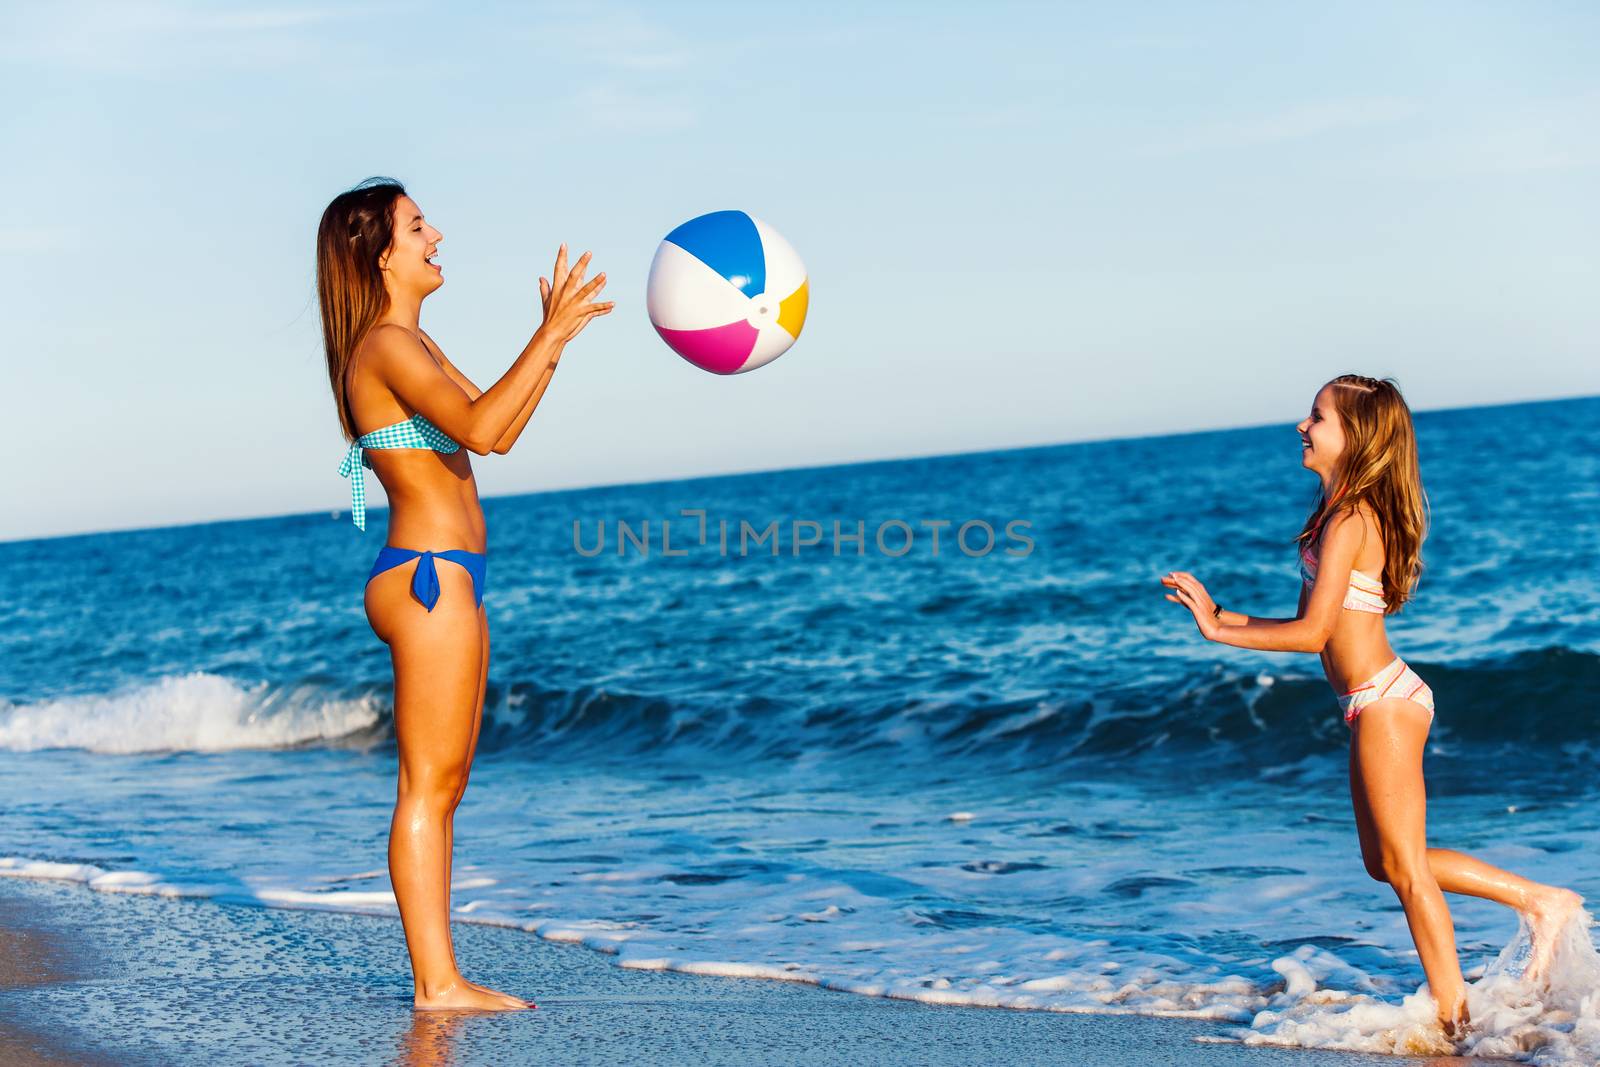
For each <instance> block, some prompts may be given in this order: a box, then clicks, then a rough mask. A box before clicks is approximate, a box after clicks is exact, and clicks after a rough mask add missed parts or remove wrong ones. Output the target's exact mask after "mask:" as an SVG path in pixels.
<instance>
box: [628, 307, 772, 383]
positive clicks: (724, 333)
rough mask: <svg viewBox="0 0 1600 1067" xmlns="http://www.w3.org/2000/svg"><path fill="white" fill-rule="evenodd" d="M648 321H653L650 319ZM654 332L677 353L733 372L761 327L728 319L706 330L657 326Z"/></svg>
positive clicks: (714, 368) (710, 367) (719, 370)
mask: <svg viewBox="0 0 1600 1067" xmlns="http://www.w3.org/2000/svg"><path fill="white" fill-rule="evenodd" d="M651 325H654V323H652V324H651ZM656 333H659V334H660V335H661V339H662V340H663V341H665V342H667V347H669V348H671V349H672V350H673V351H674V352H676V353H678V355H680V356H682V357H683V358H684V359H686V360H688V361H689V362H690V363H693V364H694V365H695V366H696V367H699V368H701V369H702V370H708V371H710V372H711V373H713V374H734V373H736V372H737V371H738V370H739V368H740V367H742V366H744V361H745V360H747V359H749V358H750V350H751V349H753V348H755V346H756V338H757V337H759V336H760V335H761V331H760V330H758V329H756V328H755V327H754V326H752V325H750V324H749V323H748V322H745V321H743V320H740V321H739V322H730V323H728V325H726V326H713V327H712V328H711V329H709V330H669V329H667V328H666V327H664V326H656Z"/></svg>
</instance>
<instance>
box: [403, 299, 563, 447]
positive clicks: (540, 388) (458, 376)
mask: <svg viewBox="0 0 1600 1067" xmlns="http://www.w3.org/2000/svg"><path fill="white" fill-rule="evenodd" d="M417 332H419V333H420V334H422V337H423V339H424V340H425V341H427V342H428V346H429V347H430V348H432V349H433V351H434V352H435V353H436V354H437V355H438V357H439V362H440V364H441V365H442V366H443V367H444V372H445V374H446V375H448V376H449V378H450V380H451V381H453V382H455V383H456V384H457V385H459V386H460V387H461V391H462V392H464V393H466V394H467V396H468V398H469V399H472V400H476V399H478V397H480V396H482V395H483V390H482V389H479V388H478V387H477V385H475V384H473V381H472V379H471V378H468V377H467V376H466V375H465V374H463V373H461V371H459V370H457V369H456V365H455V364H454V363H451V362H450V360H449V358H448V357H446V356H445V354H444V349H442V348H440V347H439V342H437V341H435V340H434V339H433V338H432V337H429V336H428V331H427V330H419V331H417ZM566 347H567V345H566V342H565V341H563V342H561V344H560V345H558V346H557V347H556V350H555V355H554V357H553V358H552V359H551V361H550V366H548V367H546V368H545V371H544V376H543V377H542V378H540V379H539V384H538V385H536V386H534V387H533V394H532V395H531V396H529V397H528V402H527V403H525V404H523V405H522V410H521V411H519V412H518V413H517V417H516V419H515V420H513V421H512V423H511V426H510V428H509V429H507V430H506V432H505V433H503V434H501V435H500V440H498V441H496V442H495V443H494V447H493V448H492V449H490V451H492V452H496V453H498V454H500V455H502V456H503V455H505V454H506V453H507V452H510V451H511V446H512V445H514V444H516V443H517V438H518V437H521V436H522V430H523V427H525V426H527V425H528V419H529V418H531V417H532V415H533V409H534V408H536V407H538V406H539V401H540V399H541V398H543V396H544V391H545V390H546V389H547V388H549V386H550V378H551V377H552V376H553V375H554V374H555V372H556V366H557V364H558V363H560V361H561V352H562V350H563V349H565V348H566Z"/></svg>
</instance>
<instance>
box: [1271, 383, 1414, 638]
mask: <svg viewBox="0 0 1600 1067" xmlns="http://www.w3.org/2000/svg"><path fill="white" fill-rule="evenodd" d="M1328 384H1329V385H1331V386H1333V387H1334V389H1333V397H1334V406H1335V408H1336V409H1337V412H1338V417H1339V422H1340V425H1341V426H1343V427H1344V454H1343V455H1342V456H1340V457H1339V467H1338V470H1337V471H1336V472H1335V474H1334V479H1333V495H1332V497H1327V496H1323V495H1321V494H1319V496H1318V500H1317V506H1316V508H1315V509H1314V510H1313V511H1312V512H1311V515H1310V516H1309V517H1308V518H1307V519H1306V524H1305V526H1304V527H1303V528H1302V529H1301V531H1300V535H1299V536H1298V537H1296V538H1295V543H1296V544H1298V545H1300V546H1302V547H1303V548H1304V547H1308V546H1310V545H1311V544H1312V543H1314V542H1315V541H1316V540H1317V538H1318V537H1319V536H1321V533H1322V527H1323V525H1324V524H1325V523H1326V522H1327V521H1328V520H1329V519H1330V518H1332V517H1333V516H1334V515H1335V514H1337V513H1339V512H1341V511H1353V510H1355V509H1356V508H1357V507H1359V506H1361V505H1362V504H1365V505H1367V507H1369V508H1371V509H1372V511H1373V512H1374V513H1375V514H1376V515H1377V519H1378V526H1379V529H1380V530H1381V531H1382V533H1383V596H1384V600H1385V601H1386V602H1387V603H1388V608H1387V610H1386V611H1385V614H1386V615H1393V614H1394V613H1395V612H1397V611H1399V610H1400V608H1401V607H1402V606H1403V605H1404V604H1405V602H1406V601H1407V600H1409V599H1411V593H1412V590H1413V589H1415V588H1416V585H1417V581H1418V579H1419V578H1420V577H1421V576H1422V542H1423V540H1424V539H1425V538H1426V537H1427V536H1428V496H1427V494H1426V493H1424V492H1423V491H1422V474H1421V472H1420V470H1419V469H1418V467H1417V435H1416V431H1415V430H1414V429H1413V428H1412V425H1411V409H1410V408H1408V407H1406V402H1405V398H1403V397H1402V396H1401V395H1400V385H1399V383H1398V382H1396V381H1395V380H1394V379H1393V378H1368V377H1365V376H1364V375H1360V374H1341V375H1340V376H1339V377H1337V378H1335V379H1333V381H1331V382H1329V383H1328Z"/></svg>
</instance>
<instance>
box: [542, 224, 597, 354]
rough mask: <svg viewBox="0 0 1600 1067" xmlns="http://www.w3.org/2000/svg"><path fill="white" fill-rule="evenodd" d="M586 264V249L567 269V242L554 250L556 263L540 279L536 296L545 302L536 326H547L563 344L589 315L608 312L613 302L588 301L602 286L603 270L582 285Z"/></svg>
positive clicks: (587, 321) (590, 317)
mask: <svg viewBox="0 0 1600 1067" xmlns="http://www.w3.org/2000/svg"><path fill="white" fill-rule="evenodd" d="M588 265H589V253H587V252H585V253H584V254H583V255H582V256H581V257H579V259H578V262H576V263H574V264H573V265H572V269H571V270H570V271H569V270H568V269H567V246H566V245H565V244H563V245H562V246H561V250H560V251H559V252H557V253H556V266H555V270H554V271H552V272H551V275H550V281H548V282H547V281H545V280H544V279H543V278H540V279H539V300H540V302H541V303H542V304H543V305H544V322H543V323H541V324H540V325H539V329H541V330H546V329H548V330H549V331H550V335H551V336H552V337H554V338H555V339H556V340H557V341H559V342H561V343H562V344H565V343H566V342H568V341H570V340H572V339H573V338H574V337H576V336H578V333H579V331H581V330H582V329H583V328H584V327H585V326H587V325H589V320H590V319H592V318H594V317H595V316H596V315H604V314H607V313H608V312H609V311H610V310H611V308H612V306H613V305H612V302H611V301H607V302H605V303H604V304H592V303H590V302H589V298H590V297H592V296H594V295H595V294H596V293H598V292H599V291H600V290H601V289H603V288H604V287H605V284H606V276H605V272H603V271H602V272H601V273H599V274H596V275H595V276H594V280H593V281H591V282H590V283H589V284H588V285H583V284H582V283H583V272H584V269H585V268H586V267H587V266H588ZM580 286H581V287H580Z"/></svg>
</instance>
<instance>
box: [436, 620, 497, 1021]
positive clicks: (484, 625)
mask: <svg viewBox="0 0 1600 1067" xmlns="http://www.w3.org/2000/svg"><path fill="white" fill-rule="evenodd" d="M478 625H479V632H480V633H481V634H482V635H483V665H482V667H481V668H480V670H479V673H478V705H477V711H476V712H475V713H474V714H473V716H472V739H471V740H470V741H468V742H467V763H466V771H465V773H463V774H462V776H461V788H460V789H459V790H457V792H456V798H455V803H453V804H451V805H450V815H449V817H448V818H447V819H446V820H445V824H444V885H445V902H446V904H448V903H449V901H450V887H451V884H452V880H451V870H452V867H453V864H454V861H455V828H456V808H458V807H460V806H461V798H462V797H463V796H465V795H466V792H467V778H468V776H469V775H471V773H472V757H473V756H474V755H475V754H476V753H477V751H478V733H479V731H480V730H481V729H482V727H483V696H484V693H485V692H486V691H487V689H488V685H489V615H488V612H487V611H485V610H484V609H483V608H482V607H481V606H480V607H479V608H478ZM454 952H455V944H454V942H453V941H452V943H451V959H452V960H453V959H454V958H455V955H454ZM463 981H466V983H467V984H468V985H470V986H472V987H473V988H474V989H483V990H485V991H486V992H493V990H491V989H488V988H487V987H486V986H481V985H479V984H478V983H477V982H474V981H471V980H470V979H463Z"/></svg>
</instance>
